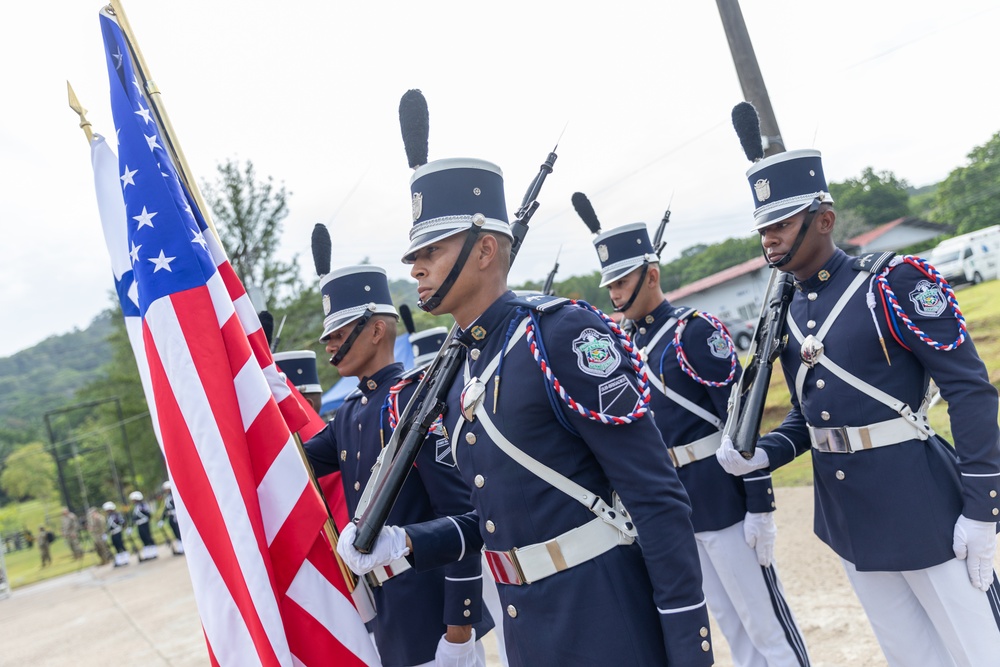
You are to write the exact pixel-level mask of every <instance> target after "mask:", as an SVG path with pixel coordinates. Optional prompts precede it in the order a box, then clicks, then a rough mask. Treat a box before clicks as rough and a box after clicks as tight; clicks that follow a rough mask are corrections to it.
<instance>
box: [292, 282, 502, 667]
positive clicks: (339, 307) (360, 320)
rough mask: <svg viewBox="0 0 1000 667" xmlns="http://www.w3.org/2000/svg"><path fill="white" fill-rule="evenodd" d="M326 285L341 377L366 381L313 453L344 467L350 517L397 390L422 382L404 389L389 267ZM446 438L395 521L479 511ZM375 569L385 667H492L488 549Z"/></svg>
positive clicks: (326, 330)
mask: <svg viewBox="0 0 1000 667" xmlns="http://www.w3.org/2000/svg"><path fill="white" fill-rule="evenodd" d="M320 289H321V291H322V296H323V313H324V316H325V319H324V321H323V335H322V336H321V338H320V340H321V341H322V342H324V343H326V351H327V352H328V353H330V354H331V355H332V358H331V363H332V364H333V365H334V366H336V367H337V370H338V371H340V373H341V375H344V376H349V377H359V378H360V382H359V385H358V388H357V389H356V390H355V391H354V392H352V393H351V394H349V395H348V396H347V398H346V399H345V400H344V404H343V406H342V407H341V408H340V409H339V410H338V411H337V416H336V418H335V419H334V421H332V422H331V423H330V424H328V425H327V426H326V428H324V429H323V430H322V431H320V432H319V433H318V434H317V435H316V436H315V437H313V438H312V439H310V440H308V441H307V442H306V443H305V445H304V449H305V452H306V456H307V458H308V459H309V462H310V464H312V466H313V470H314V471H315V473H316V475H317V476H318V477H322V476H324V475H328V474H330V473H333V472H336V471H338V470H339V471H340V473H341V479H342V481H343V485H344V494H345V497H346V500H347V509H348V513H349V514H350V515H351V516H354V514H355V511H356V509H357V506H358V501H359V499H360V498H361V495H362V492H363V491H364V489H365V485H366V484H367V482H368V477H369V476H370V474H371V469H372V466H373V465H374V464H375V460H376V458H377V457H378V455H379V453H380V452H381V451H382V448H383V447H384V446H385V443H387V442H388V441H389V438H390V436H391V435H392V428H391V425H390V408H391V407H392V405H391V404H392V402H393V401H394V400H396V399H397V396H396V392H398V400H399V401H401V402H403V404H404V405H405V401H407V400H409V397H410V395H411V394H412V392H413V390H414V389H415V388H416V384H415V383H408V384H406V386H403V387H402V388H401V390H400V388H399V387H398V386H397V385H399V384H401V381H404V380H412V379H414V376H413V375H411V376H409V377H406V375H405V374H404V371H403V365H402V364H400V363H396V362H395V361H394V356H393V345H394V342H395V337H396V321H397V318H398V315H397V313H396V309H395V307H393V305H392V300H391V297H390V295H389V285H388V282H387V280H386V274H385V270H384V269H381V268H379V267H375V266H370V265H366V266H349V267H346V268H342V269H338V270H335V271H333V272H331V273H328V274H326V275H325V276H324V277H323V278H322V280H321V284H320ZM441 440H443V436H441V435H440V434H432V435H431V436H429V442H428V446H426V447H424V448H423V450H422V452H421V455H420V457H419V458H418V459H417V462H416V464H415V468H416V469H415V470H413V471H411V472H410V475H409V476H408V478H407V480H406V483H405V485H404V487H403V491H402V494H401V495H400V497H399V500H398V501H397V502H396V504H395V506H394V507H393V509H392V512H391V513H390V514H389V518H390V521H392V522H393V523H394V524H396V525H400V526H405V525H408V524H410V523H418V522H423V521H427V520H430V519H434V518H437V517H443V516H449V515H452V514H463V513H465V512H467V511H469V510H470V508H471V506H470V503H469V488H468V486H466V484H465V482H463V481H462V479H461V477H460V476H459V474H458V471H457V470H456V469H455V466H454V462H453V461H452V460H451V451H450V449H449V448H448V447H447V441H445V442H444V444H443V445H441V444H439V441H441ZM445 454H447V456H445ZM374 575H375V576H376V578H377V579H378V581H379V583H380V585H377V586H375V587H374V588H373V595H374V599H375V607H376V610H377V615H376V617H375V619H374V621H372V623H373V631H374V636H375V643H376V645H377V647H378V650H379V654H380V656H381V659H382V664H383V665H385V667H409V666H412V665H433V664H449V663H448V662H447V659H450V657H451V656H453V655H454V654H460V655H461V656H464V657H466V658H468V660H469V662H468V664H485V652H484V650H483V649H482V645H481V643H479V641H478V638H481V637H482V636H484V635H485V634H486V633H487V632H489V630H490V628H491V627H492V626H493V623H492V619H491V618H490V616H489V614H488V613H484V612H483V609H482V590H483V581H482V568H481V565H480V556H479V553H478V552H476V551H474V550H471V549H470V550H469V552H468V553H467V554H466V557H465V558H462V559H458V560H457V561H456V562H455V563H453V564H451V565H449V566H448V567H445V568H440V569H437V570H433V571H429V572H418V571H416V570H415V569H413V568H411V567H410V565H409V563H408V562H407V561H406V559H405V558H403V557H402V554H398V555H396V556H395V557H394V558H393V559H392V562H389V563H387V564H386V566H385V567H382V568H379V569H378V570H377V571H375V573H374ZM370 627H371V626H370ZM477 661H478V663H477ZM456 664H466V663H456Z"/></svg>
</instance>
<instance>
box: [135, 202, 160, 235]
mask: <svg viewBox="0 0 1000 667" xmlns="http://www.w3.org/2000/svg"><path fill="white" fill-rule="evenodd" d="M154 215H156V211H153V212H152V213H147V212H146V207H145V206H143V207H142V213H140V214H139V215H133V216H132V219H133V220H138V221H139V226H138V227H136V228H135V230H136V231H139V230H140V229H142V228H143V227H145V226H147V225H149V226H150V227H152V226H153V216H154Z"/></svg>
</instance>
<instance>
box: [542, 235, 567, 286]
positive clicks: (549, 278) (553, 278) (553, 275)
mask: <svg viewBox="0 0 1000 667" xmlns="http://www.w3.org/2000/svg"><path fill="white" fill-rule="evenodd" d="M561 252H562V247H561V246H560V247H559V252H557V253H556V264H555V266H553V267H552V270H551V271H549V275H548V276H546V278H545V284H544V285H542V294H545V295H547V296H552V295H553V294H555V292H554V291H553V283H555V281H556V273H558V272H559V254H560V253H561Z"/></svg>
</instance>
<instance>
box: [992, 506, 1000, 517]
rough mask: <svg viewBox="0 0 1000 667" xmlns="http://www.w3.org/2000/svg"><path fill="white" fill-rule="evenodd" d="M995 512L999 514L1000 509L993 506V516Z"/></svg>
mask: <svg viewBox="0 0 1000 667" xmlns="http://www.w3.org/2000/svg"><path fill="white" fill-rule="evenodd" d="M997 514H1000V510H998V509H997V508H996V507H994V508H993V516H996V515H997Z"/></svg>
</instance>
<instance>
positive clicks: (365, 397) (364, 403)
mask: <svg viewBox="0 0 1000 667" xmlns="http://www.w3.org/2000/svg"><path fill="white" fill-rule="evenodd" d="M361 405H368V397H367V396H362V397H361Z"/></svg>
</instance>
